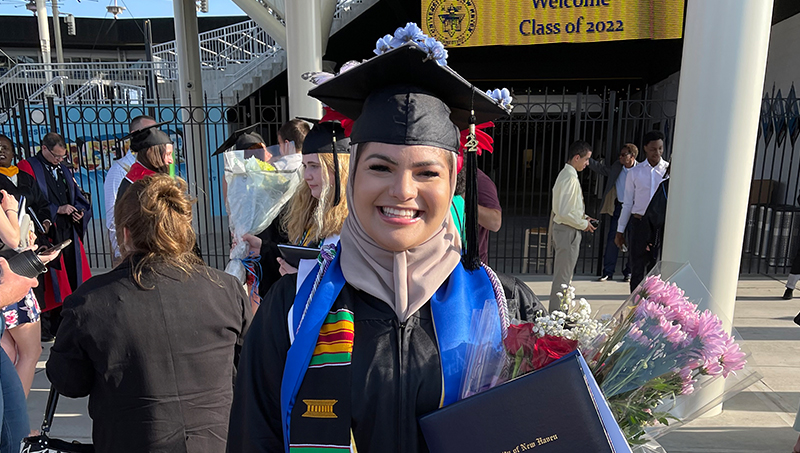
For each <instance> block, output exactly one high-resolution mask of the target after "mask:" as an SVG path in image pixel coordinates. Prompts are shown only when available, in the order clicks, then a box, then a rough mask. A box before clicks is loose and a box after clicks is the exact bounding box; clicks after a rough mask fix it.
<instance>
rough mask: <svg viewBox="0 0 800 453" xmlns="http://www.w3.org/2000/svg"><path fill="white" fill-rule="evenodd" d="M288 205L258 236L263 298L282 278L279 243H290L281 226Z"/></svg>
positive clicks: (259, 288)
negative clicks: (279, 262) (259, 240)
mask: <svg viewBox="0 0 800 453" xmlns="http://www.w3.org/2000/svg"><path fill="white" fill-rule="evenodd" d="M286 211H287V209H286V206H284V207H283V209H282V210H281V212H280V214H278V216H277V217H275V220H273V221H272V223H271V224H270V225H269V226H268V227H267V229H265V230H264V231H262V232H261V233H258V234H257V235H256V236H257V237H259V238H260V239H261V259H260V260H259V262H260V263H261V280H260V281H259V283H258V295H259V296H261V297H262V298H263V297H265V296H266V295H267V292H268V291H269V289H270V288H271V287H272V285H274V284H275V282H277V281H278V280H279V279H280V278H281V272H280V268H281V266H280V265H279V264H278V258H279V257H280V256H281V252H280V251H279V250H278V244H287V243H289V236H287V235H286V231H284V230H283V228H282V227H281V219H282V218H283V216H284V215H285V214H286Z"/></svg>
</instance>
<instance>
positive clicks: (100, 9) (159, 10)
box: [0, 0, 244, 19]
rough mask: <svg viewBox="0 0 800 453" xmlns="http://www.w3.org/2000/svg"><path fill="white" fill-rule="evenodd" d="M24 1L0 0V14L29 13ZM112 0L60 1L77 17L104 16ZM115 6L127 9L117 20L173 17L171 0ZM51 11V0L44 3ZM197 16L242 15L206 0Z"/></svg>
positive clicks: (218, 0)
mask: <svg viewBox="0 0 800 453" xmlns="http://www.w3.org/2000/svg"><path fill="white" fill-rule="evenodd" d="M26 3H27V1H26V0H0V16H11V15H13V16H30V15H33V13H32V12H30V11H28V10H27V9H25V4H26ZM113 4H114V0H80V1H78V0H59V1H58V9H59V11H60V12H61V13H71V14H74V15H75V16H77V17H107V18H112V17H113V16H112V15H111V14H108V13H107V12H106V6H107V5H113ZM117 5H119V6H124V7H126V8H127V9H126V10H125V11H124V12H123V13H122V14H120V15H119V16H118V18H119V19H130V18H137V19H145V18H150V17H173V9H172V0H117ZM47 10H48V13H50V12H51V11H50V1H48V2H47ZM197 15H198V16H204V15H208V16H241V15H244V13H243V12H242V10H241V9H239V7H238V6H236V5H235V4H234V3H233V2H232V1H231V0H208V13H197Z"/></svg>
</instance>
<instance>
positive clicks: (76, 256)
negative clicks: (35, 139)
mask: <svg viewBox="0 0 800 453" xmlns="http://www.w3.org/2000/svg"><path fill="white" fill-rule="evenodd" d="M67 159H68V155H67V148H66V142H65V141H64V139H63V138H62V137H61V136H60V135H59V134H57V133H55V132H50V133H48V134H46V135H45V136H44V137H43V138H42V149H41V151H39V152H38V153H37V154H36V155H34V156H33V157H30V158H28V159H25V160H23V161H21V162H19V164H18V167H19V169H20V171H22V172H25V173H27V174H29V175H31V176H33V178H34V179H35V180H36V184H37V185H38V186H39V189H40V190H41V192H42V193H43V194H44V195H45V198H47V203H48V208H49V215H48V216H47V220H49V221H50V222H51V223H52V227H50V230H49V232H48V237H49V239H50V241H51V242H52V243H53V244H59V243H61V242H63V241H65V240H67V239H71V240H72V244H70V245H69V246H68V247H67V248H65V249H64V250H63V252H62V253H61V256H60V257H59V259H58V260H54V261H52V262H51V263H50V264H49V271H50V272H48V273H47V274H45V278H44V287H45V291H44V301H41V300H40V301H39V305H40V306H41V308H42V312H43V313H42V337H43V338H44V337H48V338H49V339H52V336H54V335H56V332H57V331H58V325H59V324H60V322H61V314H60V313H61V304H62V303H63V301H64V299H65V298H66V297H67V296H69V295H70V294H72V292H73V291H75V289H77V288H78V285H80V284H81V283H83V282H85V281H86V280H88V279H89V278H90V277H91V276H92V273H91V270H90V269H89V261H88V260H87V258H86V252H85V250H84V247H83V237H84V235H85V233H86V228H87V225H88V223H89V220H90V219H91V218H92V206H91V203H90V202H89V200H87V199H86V197H85V196H84V194H83V192H82V191H81V189H80V187H78V183H77V182H76V181H75V177H74V176H73V174H72V170H70V168H69V167H68V166H67V165H66V164H65V163H64V161H65V160H67ZM39 220H40V221H42V222H44V220H45V219H41V218H40V219H39ZM42 302H44V303H42Z"/></svg>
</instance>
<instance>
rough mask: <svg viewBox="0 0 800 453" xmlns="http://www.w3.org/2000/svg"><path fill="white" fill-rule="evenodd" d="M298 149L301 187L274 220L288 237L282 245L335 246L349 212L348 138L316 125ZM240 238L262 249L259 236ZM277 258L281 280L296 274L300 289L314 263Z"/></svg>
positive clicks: (336, 127) (333, 127)
mask: <svg viewBox="0 0 800 453" xmlns="http://www.w3.org/2000/svg"><path fill="white" fill-rule="evenodd" d="M334 148H335V149H336V153H334V152H333V149H334ZM302 150H303V151H302V165H303V180H304V181H303V184H300V187H298V189H297V192H295V194H294V195H293V196H292V198H291V200H289V202H288V203H287V205H286V208H285V209H284V211H283V212H282V213H281V216H279V219H280V223H281V230H282V231H285V232H286V233H285V235H286V238H287V239H286V240H284V241H283V243H289V244H292V245H298V246H303V247H312V248H319V247H321V246H323V245H329V244H334V245H335V244H338V243H339V232H340V231H341V230H342V225H343V224H344V219H345V217H347V213H348V210H347V200H345V199H344V198H343V194H344V189H343V188H344V187H345V186H346V185H347V177H348V174H349V168H350V154H349V153H350V139H349V138H348V137H347V135H346V133H345V129H344V127H342V125H341V124H340V123H339V122H335V121H324V122H323V121H320V122H318V123H317V124H315V125H314V127H313V128H312V129H311V131H310V132H309V133H308V135H306V137H305V142H304V145H303V148H302ZM334 156H335V157H334ZM244 239H245V240H246V241H247V242H248V243H249V244H250V249H251V250H253V251H254V252H256V251H259V250H263V249H264V244H263V242H262V240H261V238H260V237H258V236H252V235H245V236H244ZM276 248H277V245H276ZM277 253H278V256H277V257H275V255H270V256H271V257H272V259H273V260H275V261H276V262H277V263H278V264H279V265H280V266H279V269H278V271H279V272H280V275H286V274H298V276H297V285H298V289H299V285H300V284H301V283H302V282H303V280H305V278H306V277H307V276H308V274H309V272H311V270H312V269H313V267H314V265H315V264H316V260H300V265H299V266H298V267H294V266H292V265H291V264H289V263H287V262H286V261H285V260H284V259H283V258H281V257H280V255H279V254H280V252H277ZM262 263H263V259H262ZM263 269H264V266H263V264H262V271H263Z"/></svg>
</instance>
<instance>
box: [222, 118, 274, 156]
mask: <svg viewBox="0 0 800 453" xmlns="http://www.w3.org/2000/svg"><path fill="white" fill-rule="evenodd" d="M258 126H261V123H256V124H253V125H250V126H247V127H243V128H241V129H239V130H236V131H235V132H234V133H233V134H231V136H230V137H228V138H227V140H225V141H224V142H222V144H221V145H219V148H217V150H216V151H214V154H212V156H216V155H217V154H220V153H224V152H225V151H227V150H228V149H230V148H231V147H232V146H235V147H236V148H235V149H247V148H249V147H251V146H253V145H257V144H259V143H260V144H264V145H265V146H266V143H265V142H264V138H263V137H261V134H259V133H257V132H255V130H256V128H257V127H258Z"/></svg>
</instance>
